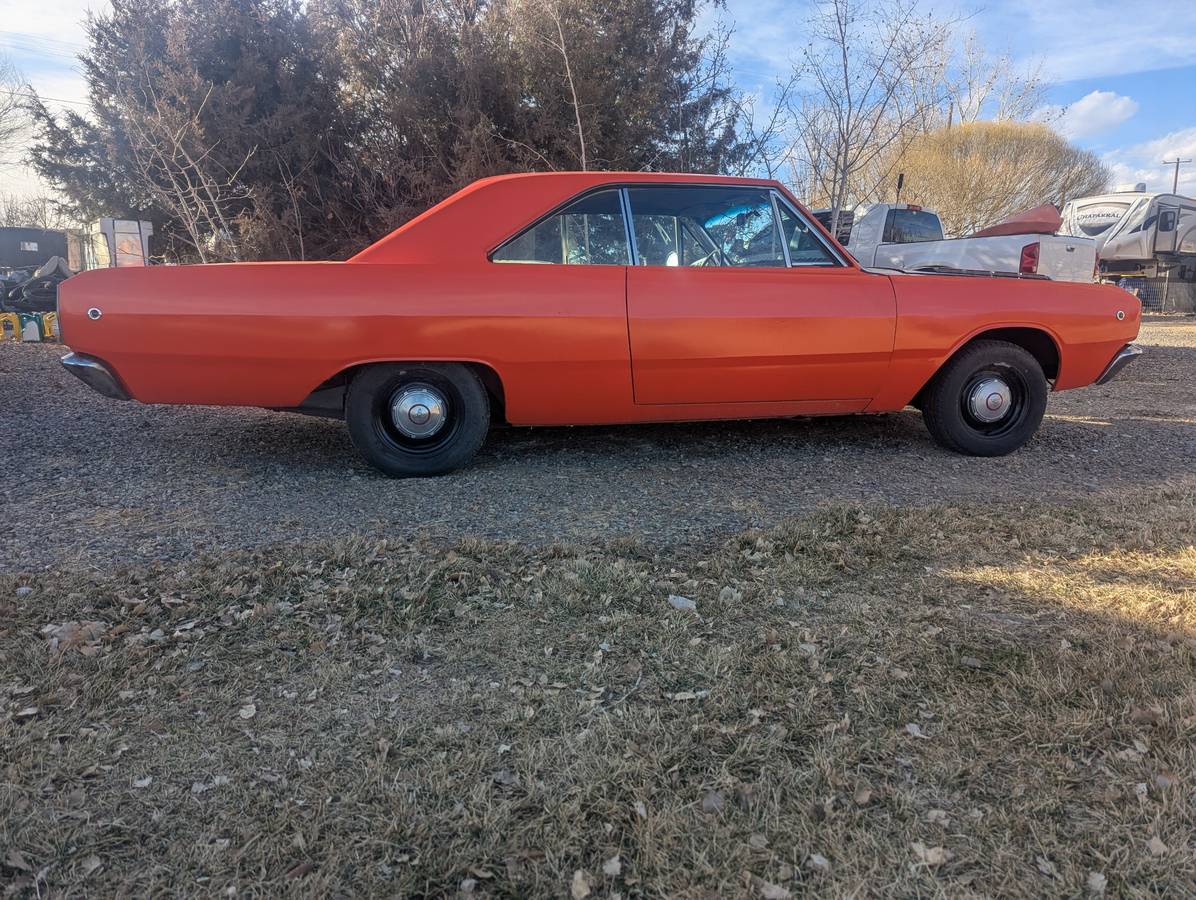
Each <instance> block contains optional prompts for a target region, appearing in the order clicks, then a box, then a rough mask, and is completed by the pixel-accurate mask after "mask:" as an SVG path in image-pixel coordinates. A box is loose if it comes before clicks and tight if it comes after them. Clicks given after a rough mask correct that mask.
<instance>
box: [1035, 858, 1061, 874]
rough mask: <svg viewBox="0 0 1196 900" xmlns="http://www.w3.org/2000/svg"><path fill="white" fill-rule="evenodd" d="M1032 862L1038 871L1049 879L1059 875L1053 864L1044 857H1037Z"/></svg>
mask: <svg viewBox="0 0 1196 900" xmlns="http://www.w3.org/2000/svg"><path fill="white" fill-rule="evenodd" d="M1034 862H1035V864H1036V865H1037V866H1038V871H1039V872H1041V873H1042V874H1043V875H1046V876H1047V877H1049V878H1054V877H1055V876H1056V875H1058V874H1059V870H1058V869H1057V868H1056V867H1055V864H1054V863H1053V862H1051V861H1050V860H1049V859H1047V858H1046V857H1045V856H1039V857H1038V858H1036V859H1035V860H1034Z"/></svg>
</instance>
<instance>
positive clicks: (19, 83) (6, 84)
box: [0, 55, 29, 168]
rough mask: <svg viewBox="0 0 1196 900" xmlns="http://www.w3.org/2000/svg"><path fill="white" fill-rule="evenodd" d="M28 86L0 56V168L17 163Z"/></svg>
mask: <svg viewBox="0 0 1196 900" xmlns="http://www.w3.org/2000/svg"><path fill="white" fill-rule="evenodd" d="M28 91H29V86H28V85H27V84H26V83H25V80H24V79H23V78H22V77H21V73H20V72H19V71H18V70H17V67H16V66H15V65H14V64H13V62H12V61H11V60H10V59H8V57H6V56H2V55H0V168H4V167H7V166H11V165H14V164H15V163H16V162H17V158H16V157H17V149H18V148H19V147H20V146H21V143H22V142H23V141H24V138H25V133H26V128H27V126H28V117H27V116H26V114H25V100H26V98H25V95H26V94H27V93H28Z"/></svg>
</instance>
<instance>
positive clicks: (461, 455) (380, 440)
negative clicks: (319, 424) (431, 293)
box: [345, 363, 490, 477]
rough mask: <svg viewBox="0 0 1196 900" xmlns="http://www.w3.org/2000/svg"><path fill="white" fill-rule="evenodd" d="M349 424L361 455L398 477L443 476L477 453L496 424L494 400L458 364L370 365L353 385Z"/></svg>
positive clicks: (348, 405) (347, 415) (348, 404)
mask: <svg viewBox="0 0 1196 900" xmlns="http://www.w3.org/2000/svg"><path fill="white" fill-rule="evenodd" d="M345 423H346V424H347V425H348V427H349V436H350V437H351V438H352V439H353V444H354V446H355V447H357V449H358V451H359V452H360V453H361V455H362V456H364V457H365V459H366V460H367V461H368V462H369V463H370V464H371V465H372V466H374V467H375V468H376V469H378V470H379V471H382V472H384V473H386V474H387V475H391V476H395V477H410V476H423V475H441V474H444V473H445V472H451V471H453V470H454V469H459V468H460V467H461V466H464V465H465V464H466V463H468V462H469V461H470V459H472V458H473V455H474V453H476V452H477V450H478V448H479V447H481V446H482V442H483V441H485V439H486V433H487V432H488V431H489V429H490V402H489V397H488V396H487V395H486V389H485V388H484V387H483V386H482V382H481V381H480V380H479V379H478V376H477V375H476V374H475V373H474V372H473V370H472V369H470V368H468V367H467V366H463V365H461V364H459V363H411V364H389V365H378V366H370V367H369V368H367V369H366V370H364V371H363V372H361V373H359V374H358V375H357V377H355V378H354V379H353V381H352V382H351V383H350V384H349V392H348V396H347V397H346V398H345Z"/></svg>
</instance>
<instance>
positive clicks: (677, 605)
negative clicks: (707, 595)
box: [669, 594, 698, 612]
mask: <svg viewBox="0 0 1196 900" xmlns="http://www.w3.org/2000/svg"><path fill="white" fill-rule="evenodd" d="M669 606H671V607H673V609H687V610H689V611H690V612H697V611H698V604H697V603H695V602H694V601H693V600H690V599H689V598H688V597H681V596H679V595H677V594H669Z"/></svg>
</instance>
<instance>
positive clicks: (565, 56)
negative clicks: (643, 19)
mask: <svg viewBox="0 0 1196 900" xmlns="http://www.w3.org/2000/svg"><path fill="white" fill-rule="evenodd" d="M561 5H562V0H543V3H542V7H543V12H544V15H546V16H547V17H548V19H549V21H550V22H551V24H552V31H555V37H554V36H553V34H552V33H551V32H550V33H549V34H548V35H547V36H546V37H545V40H546V41H547V42H548V45H549V46H550V47H552V49H553V50H555V51H556V52H557V53H559V54H560V55H561V62H562V63H564V66H565V82H566V83H567V84H568V86H569V96H570V97H571V98H572V103H573V118H574V121H575V122H576V123H577V146H578V158H579V159H580V161H581V170H582V171H583V172H584V171H586V169H587V168H588V164H587V161H586V132H585V129H584V128H583V127H582V124H581V103H579V102H578V100H577V84H576V83H575V82H574V80H573V67H572V65H570V63H569V47H568V45H567V44H566V42H565V29H564V26H563V25H562V24H561Z"/></svg>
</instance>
